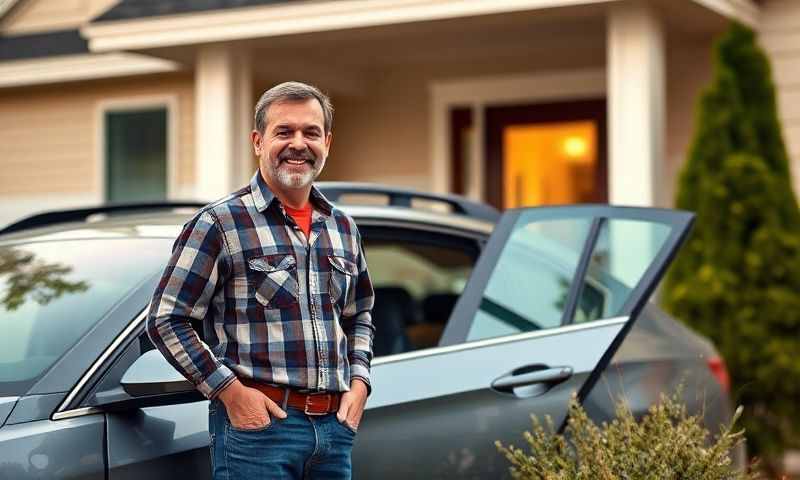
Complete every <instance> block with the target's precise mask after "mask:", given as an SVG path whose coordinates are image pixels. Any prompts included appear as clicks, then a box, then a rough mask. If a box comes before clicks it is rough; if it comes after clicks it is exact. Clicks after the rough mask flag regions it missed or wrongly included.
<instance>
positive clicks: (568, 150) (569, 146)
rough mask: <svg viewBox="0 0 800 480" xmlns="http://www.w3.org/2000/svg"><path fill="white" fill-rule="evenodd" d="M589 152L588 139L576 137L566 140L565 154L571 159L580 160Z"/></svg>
mask: <svg viewBox="0 0 800 480" xmlns="http://www.w3.org/2000/svg"><path fill="white" fill-rule="evenodd" d="M588 151H589V142H587V141H586V139H584V138H581V137H576V136H571V137H567V138H566V140H564V153H565V154H566V155H567V156H568V157H571V158H580V157H583V156H584V155H586V153H587V152H588Z"/></svg>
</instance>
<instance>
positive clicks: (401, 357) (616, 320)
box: [371, 316, 629, 367]
mask: <svg viewBox="0 0 800 480" xmlns="http://www.w3.org/2000/svg"><path fill="white" fill-rule="evenodd" d="M628 319H629V317H627V316H617V317H613V318H604V319H602V320H595V321H593V322H586V323H576V324H572V325H562V326H559V327H553V328H544V329H541V330H533V331H530V332H522V333H516V334H513V335H503V336H498V337H491V338H483V339H480V340H473V341H469V342H462V343H458V344H453V345H440V346H437V347H430V348H424V349H421V350H414V351H411V352H403V353H395V354H392V355H384V356H381V357H375V359H373V360H372V364H371V365H372V366H373V367H376V366H379V365H384V364H387V363H396V362H402V361H406V360H411V359H415V358H422V357H430V356H436V355H444V354H448V353H452V352H458V351H463V350H474V349H478V348H484V347H487V346H491V345H500V344H504V343H514V342H519V341H525V340H530V339H532V338H541V337H547V336H551V335H564V334H567V333H573V332H577V331H582V330H592V329H595V328H603V327H607V326H610V325H617V324H624V323H625V322H627V321H628Z"/></svg>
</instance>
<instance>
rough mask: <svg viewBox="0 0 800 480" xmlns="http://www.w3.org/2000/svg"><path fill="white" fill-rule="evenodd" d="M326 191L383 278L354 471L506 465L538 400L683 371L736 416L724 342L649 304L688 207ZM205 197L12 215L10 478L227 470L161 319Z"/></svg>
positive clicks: (598, 400) (708, 408)
mask: <svg viewBox="0 0 800 480" xmlns="http://www.w3.org/2000/svg"><path fill="white" fill-rule="evenodd" d="M322 189H323V191H324V192H326V194H327V195H328V196H329V197H330V198H331V199H332V200H334V201H335V202H336V203H338V204H339V205H340V206H341V208H343V209H345V210H346V211H347V212H348V213H349V214H351V215H352V216H353V217H354V218H355V219H356V221H357V223H358V225H359V228H360V230H361V232H362V235H363V238H364V246H365V249H366V253H367V259H368V263H369V269H370V273H371V276H372V278H373V282H374V285H375V291H376V304H375V309H374V312H373V318H374V322H375V325H376V328H377V334H376V338H375V344H374V351H375V359H374V361H373V363H372V365H373V368H372V383H373V393H372V395H371V397H370V398H369V400H368V403H367V410H366V412H365V415H364V419H363V421H362V422H361V426H360V429H359V432H358V436H357V440H356V445H355V450H354V453H353V456H354V457H353V465H354V477H355V478H367V479H368V478H381V479H392V478H398V479H400V478H402V479H407V478H503V477H507V476H508V464H507V462H506V460H505V459H504V458H503V457H502V456H500V455H499V454H498V453H497V451H496V449H495V447H494V441H495V440H501V441H503V442H504V443H515V444H518V445H519V444H520V443H522V440H521V433H522V432H523V431H524V430H525V429H527V428H529V426H530V418H529V417H530V415H531V414H537V415H539V416H544V415H549V416H551V417H552V418H553V419H554V421H555V423H556V425H563V423H564V420H565V416H566V411H567V404H568V400H569V398H570V395H571V394H572V393H573V392H577V394H578V397H579V399H580V400H581V401H582V402H583V404H584V405H585V406H586V408H587V409H588V411H589V413H590V415H591V416H592V418H594V419H595V420H598V421H602V420H606V419H608V418H610V417H611V415H613V405H614V401H615V400H616V399H618V398H625V399H626V401H627V402H628V403H629V405H630V407H631V408H632V409H633V410H634V412H635V413H637V414H642V413H643V412H645V411H646V409H647V407H648V406H649V405H651V404H652V403H653V402H655V401H657V400H658V396H659V394H660V393H661V392H667V393H669V392H672V391H673V390H674V389H675V388H676V386H677V385H679V384H683V385H684V400H685V401H686V402H687V405H688V407H689V410H690V412H692V413H698V414H701V415H703V416H704V419H705V422H706V424H707V425H708V426H709V427H710V428H711V429H712V430H716V429H717V427H718V425H719V424H720V423H721V422H725V421H727V420H728V419H729V418H730V415H731V408H730V402H729V398H728V393H727V390H726V381H727V380H726V373H725V370H724V364H723V363H722V362H721V361H720V359H719V357H718V355H717V354H716V352H715V351H714V349H713V347H712V346H711V345H710V344H709V343H708V342H707V341H706V340H705V339H703V338H701V337H699V336H698V335H696V334H694V333H692V332H691V331H689V330H688V329H687V328H685V327H684V326H682V325H681V324H679V323H677V322H676V321H674V320H673V319H671V318H670V317H669V316H667V315H665V314H664V313H663V312H661V311H660V310H659V309H658V308H657V307H656V306H655V305H653V304H651V303H648V298H649V297H650V295H651V294H652V293H653V291H654V289H655V287H656V285H657V283H658V280H659V278H660V277H661V276H662V274H663V272H664V270H665V269H666V268H667V266H668V264H669V262H670V260H671V259H672V258H673V256H674V255H675V253H676V251H677V249H678V247H679V245H680V244H681V242H682V240H683V239H684V237H685V236H686V235H687V232H688V230H689V228H690V225H691V223H692V218H693V217H692V215H691V214H689V213H686V212H680V211H671V210H660V209H649V208H623V207H611V206H605V205H595V206H565V207H547V208H524V209H517V210H510V211H508V212H505V213H504V214H502V215H500V214H499V213H498V212H496V211H494V210H493V209H491V208H490V207H487V206H485V205H481V204H476V203H472V202H469V201H466V200H464V199H461V198H457V197H444V196H432V195H426V194H420V193H416V192H410V191H402V190H392V189H388V188H382V187H370V186H364V185H356V184H323V185H322ZM351 194H355V197H359V198H362V200H363V197H364V196H365V195H366V196H370V195H371V196H374V197H376V198H381V199H382V204H375V203H376V202H374V201H369V202H362V204H361V205H352V204H351V203H352V201H351V200H348V195H350V196H351V197H353V196H352V195H351ZM363 203H367V204H366V205H365V204H363ZM197 207H198V205H177V204H163V205H158V204H153V205H145V206H142V205H139V206H109V207H99V208H95V209H85V210H71V211H62V212H50V213H46V214H41V215H37V216H34V217H31V218H28V219H25V220H23V221H21V222H18V223H16V224H12V225H10V226H8V227H6V228H5V229H4V230H2V231H0V325H2V332H3V333H2V336H1V337H0V397H2V398H0V479H14V480H21V479H28V478H31V479H32V478H37V479H41V478H80V479H95V478H96V479H123V478H136V479H142V478H146V479H148V480H157V479H162V478H163V479H170V480H173V479H175V478H198V479H202V478H208V477H209V475H210V464H209V448H208V446H209V434H208V429H207V426H208V402H207V401H205V400H204V399H203V398H202V397H200V396H199V394H198V393H197V392H196V391H194V390H193V389H192V388H191V385H190V384H189V383H188V382H187V381H186V380H185V379H183V378H182V377H180V376H179V375H178V374H177V372H176V371H175V370H173V369H172V367H170V366H169V365H168V364H167V363H166V361H165V360H164V359H163V357H161V355H160V354H159V353H158V352H157V351H156V350H154V349H153V346H152V345H151V343H150V341H149V340H148V337H147V335H146V333H145V332H144V316H145V312H146V307H147V303H148V301H149V299H150V296H151V294H152V292H153V290H154V288H155V284H156V282H157V280H158V278H159V275H160V273H161V270H162V268H163V266H164V264H165V263H166V261H167V259H168V257H169V254H170V251H171V246H172V242H173V240H174V239H175V237H176V236H177V234H178V232H179V230H180V227H181V226H182V224H183V223H184V222H185V221H186V220H187V219H188V218H189V217H190V216H191V214H192V212H193V211H195V210H196V208H197ZM423 207H425V208H423ZM195 328H196V329H197V330H198V331H200V332H203V331H204V330H205V331H208V329H210V328H211V325H202V324H198V325H195Z"/></svg>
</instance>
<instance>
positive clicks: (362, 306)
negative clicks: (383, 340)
mask: <svg viewBox="0 0 800 480" xmlns="http://www.w3.org/2000/svg"><path fill="white" fill-rule="evenodd" d="M357 246H358V276H357V278H356V281H355V294H354V295H352V296H349V303H348V304H347V305H346V306H345V308H344V310H343V311H342V317H341V319H340V322H341V325H342V330H343V331H344V333H345V335H347V357H348V361H349V362H350V379H351V380H352V379H353V378H360V379H361V380H363V381H364V383H366V384H367V391H368V393H372V385H371V384H370V363H371V362H372V340H373V338H374V336H375V326H374V325H373V323H372V306H373V305H374V304H375V292H374V291H373V288H372V280H371V279H370V277H369V271H368V270H367V260H366V258H365V257H364V249H363V248H362V245H361V238H360V235H359V236H358V239H357Z"/></svg>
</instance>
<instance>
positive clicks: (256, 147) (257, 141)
mask: <svg viewBox="0 0 800 480" xmlns="http://www.w3.org/2000/svg"><path fill="white" fill-rule="evenodd" d="M250 140H251V141H252V142H253V153H255V154H256V155H257V156H259V157H260V156H261V149H262V148H263V146H264V143H263V137H262V136H261V134H260V133H258V130H253V131H252V132H250Z"/></svg>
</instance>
